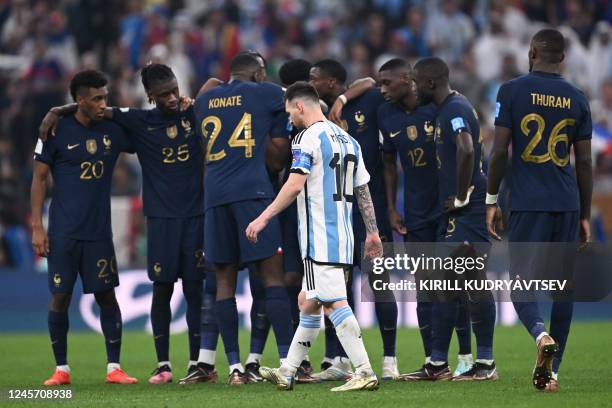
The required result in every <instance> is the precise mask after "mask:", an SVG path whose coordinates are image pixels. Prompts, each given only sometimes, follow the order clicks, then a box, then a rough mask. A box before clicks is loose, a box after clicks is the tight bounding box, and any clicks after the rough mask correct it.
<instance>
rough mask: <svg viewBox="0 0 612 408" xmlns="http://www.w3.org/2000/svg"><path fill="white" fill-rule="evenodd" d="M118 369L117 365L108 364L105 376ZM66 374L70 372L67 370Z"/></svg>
mask: <svg viewBox="0 0 612 408" xmlns="http://www.w3.org/2000/svg"><path fill="white" fill-rule="evenodd" d="M66 367H68V366H66ZM118 368H121V367H120V366H119V363H108V364H107V365H106V374H109V373H111V372H113V371H115V370H116V369H118ZM68 372H70V369H68Z"/></svg>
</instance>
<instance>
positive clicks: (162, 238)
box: [147, 215, 204, 282]
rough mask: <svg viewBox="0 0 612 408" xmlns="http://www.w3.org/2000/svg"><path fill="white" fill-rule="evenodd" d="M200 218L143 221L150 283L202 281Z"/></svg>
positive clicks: (202, 259) (201, 223) (202, 222)
mask: <svg viewBox="0 0 612 408" xmlns="http://www.w3.org/2000/svg"><path fill="white" fill-rule="evenodd" d="M203 241H204V217H203V216H201V215H200V216H196V217H186V218H157V217H148V218H147V273H148V275H149V279H150V280H152V281H153V282H176V280H177V279H178V278H182V279H183V280H200V279H204V243H203Z"/></svg>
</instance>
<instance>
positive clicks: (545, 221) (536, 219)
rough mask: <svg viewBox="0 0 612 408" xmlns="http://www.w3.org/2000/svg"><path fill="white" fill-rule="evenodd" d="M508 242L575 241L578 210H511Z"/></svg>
mask: <svg viewBox="0 0 612 408" xmlns="http://www.w3.org/2000/svg"><path fill="white" fill-rule="evenodd" d="M509 228H510V235H509V241H510V242H577V241H578V234H579V230H580V214H578V211H568V212H540V211H513V212H512V213H510V220H509Z"/></svg>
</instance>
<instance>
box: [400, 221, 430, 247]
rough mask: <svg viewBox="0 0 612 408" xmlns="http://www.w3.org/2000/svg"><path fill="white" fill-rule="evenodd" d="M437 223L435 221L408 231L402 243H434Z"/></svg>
mask: <svg viewBox="0 0 612 408" xmlns="http://www.w3.org/2000/svg"><path fill="white" fill-rule="evenodd" d="M438 223H439V221H435V222H432V223H431V224H430V225H425V226H423V227H422V228H419V229H416V230H411V229H408V232H407V233H406V235H404V242H432V243H433V242H436V241H437V237H438Z"/></svg>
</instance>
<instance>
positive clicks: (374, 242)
mask: <svg viewBox="0 0 612 408" xmlns="http://www.w3.org/2000/svg"><path fill="white" fill-rule="evenodd" d="M382 255H383V247H382V241H381V240H380V236H379V235H378V232H377V233H374V234H368V235H367V236H366V239H365V243H364V249H363V258H364V259H369V260H372V259H375V258H380V257H381V256H382Z"/></svg>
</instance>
